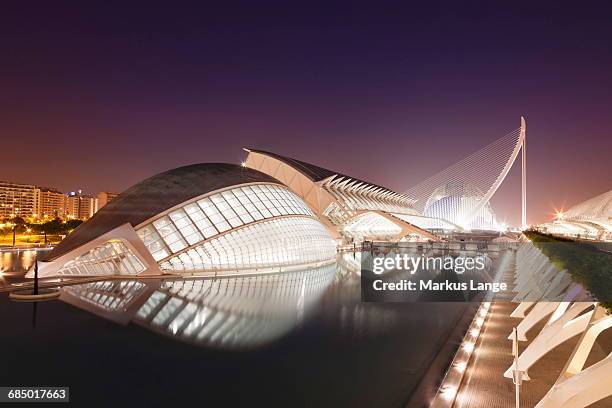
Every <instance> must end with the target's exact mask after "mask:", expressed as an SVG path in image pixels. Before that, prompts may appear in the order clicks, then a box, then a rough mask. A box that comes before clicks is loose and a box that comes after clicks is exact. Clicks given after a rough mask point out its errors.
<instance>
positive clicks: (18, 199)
mask: <svg viewBox="0 0 612 408" xmlns="http://www.w3.org/2000/svg"><path fill="white" fill-rule="evenodd" d="M38 195H39V190H38V188H37V187H36V186H34V185H31V184H19V183H11V182H6V181H0V217H1V218H10V217H32V216H34V214H36V212H37V210H38Z"/></svg>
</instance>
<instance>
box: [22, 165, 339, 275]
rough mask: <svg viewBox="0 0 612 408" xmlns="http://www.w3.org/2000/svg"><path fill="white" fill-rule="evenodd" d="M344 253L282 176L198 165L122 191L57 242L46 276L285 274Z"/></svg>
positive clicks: (45, 266)
mask: <svg viewBox="0 0 612 408" xmlns="http://www.w3.org/2000/svg"><path fill="white" fill-rule="evenodd" d="M335 253H336V243H335V242H334V240H333V239H332V237H331V236H330V235H329V233H328V231H327V229H326V228H325V227H324V226H323V225H322V224H321V223H320V222H319V220H318V219H317V216H316V215H315V214H314V213H313V212H312V211H311V210H310V208H309V207H308V206H307V205H306V204H305V203H304V202H303V200H301V199H300V197H298V196H297V195H296V194H294V193H293V192H292V191H291V190H290V189H288V188H287V187H286V186H285V185H283V184H282V183H281V182H279V181H278V180H276V179H274V178H272V177H270V176H268V175H266V174H263V173H261V172H258V171H255V170H252V169H248V168H244V167H241V166H236V165H231V164H196V165H191V166H185V167H180V168H178V169H174V170H170V171H167V172H165V173H161V174H158V175H156V176H153V177H151V178H149V179H146V180H144V181H143V182H141V183H139V184H136V185H135V186H133V187H131V188H130V189H128V190H127V191H125V192H124V193H122V194H121V195H120V196H118V197H117V198H116V199H114V200H113V201H112V202H110V203H109V204H107V205H106V206H104V207H103V208H102V209H101V210H100V211H98V212H97V213H96V214H95V215H94V216H93V217H92V218H91V219H90V220H89V221H87V222H85V223H83V224H82V225H81V226H79V227H78V228H77V229H76V230H75V231H74V232H72V233H71V234H70V235H69V236H68V237H67V238H66V239H64V240H63V241H62V242H61V243H60V244H59V245H58V246H56V247H55V248H54V249H53V250H52V251H51V252H50V253H49V256H48V257H47V261H46V262H41V263H40V274H41V276H50V275H87V276H99V275H140V274H149V275H159V274H162V273H203V274H206V273H215V274H232V273H236V272H237V271H238V270H240V271H241V272H242V273H244V272H245V271H251V272H262V271H266V270H271V269H273V270H276V271H278V270H279V269H286V268H291V267H293V266H298V265H305V264H318V263H322V262H323V263H324V262H329V261H330V260H332V259H333V258H334V256H335ZM31 274H32V272H30V275H31Z"/></svg>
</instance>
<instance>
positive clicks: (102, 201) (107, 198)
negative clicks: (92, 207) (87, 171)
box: [96, 191, 119, 210]
mask: <svg viewBox="0 0 612 408" xmlns="http://www.w3.org/2000/svg"><path fill="white" fill-rule="evenodd" d="M118 195H119V193H109V192H107V191H102V192H99V193H98V196H97V197H96V198H97V199H98V210H99V209H100V208H102V207H104V206H105V205H106V204H108V203H109V202H111V200H113V199H115V198H117V196H118Z"/></svg>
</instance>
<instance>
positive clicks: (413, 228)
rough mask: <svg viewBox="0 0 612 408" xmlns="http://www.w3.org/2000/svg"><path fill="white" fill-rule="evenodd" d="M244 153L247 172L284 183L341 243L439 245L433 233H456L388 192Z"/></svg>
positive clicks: (273, 156)
mask: <svg viewBox="0 0 612 408" xmlns="http://www.w3.org/2000/svg"><path fill="white" fill-rule="evenodd" d="M245 150H246V151H247V152H248V155H247V158H246V160H245V161H244V163H243V165H244V166H245V167H247V168H252V169H255V170H259V171H261V172H263V173H266V174H269V175H270V176H272V177H275V178H277V179H278V180H280V181H281V182H283V183H284V184H285V185H286V186H287V187H289V188H290V189H291V190H292V191H293V192H294V193H295V194H297V195H298V196H300V197H301V198H302V199H303V200H304V202H305V203H306V204H307V205H308V207H309V208H310V209H311V210H312V211H313V212H314V213H315V214H316V215H317V217H318V218H319V220H321V222H322V223H323V224H324V225H325V226H326V227H327V229H328V230H329V232H330V234H331V235H332V236H334V237H335V238H336V239H338V240H340V241H344V242H347V241H348V242H360V241H363V240H364V239H385V240H386V239H397V240H400V239H403V238H405V237H413V238H415V239H429V240H434V241H435V240H438V237H437V236H435V235H434V234H432V233H431V232H430V231H428V230H427V229H428V227H430V226H431V225H434V224H435V225H440V226H443V227H446V228H449V229H452V228H454V227H456V226H452V225H451V224H450V223H448V222H445V221H443V220H434V219H431V218H429V217H425V216H423V215H422V214H420V213H419V212H418V211H417V210H416V209H415V208H414V199H412V198H410V197H408V196H406V195H403V194H399V193H396V192H394V191H392V190H389V189H388V188H386V187H382V186H379V185H376V184H372V183H369V182H367V181H363V180H359V179H356V178H354V177H350V176H347V175H345V174H342V173H340V172H336V171H333V170H328V169H325V168H322V167H319V166H316V165H313V164H310V163H306V162H303V161H300V160H296V159H292V158H289V157H286V156H281V155H278V154H275V153H270V152H266V151H263V150H254V149H245Z"/></svg>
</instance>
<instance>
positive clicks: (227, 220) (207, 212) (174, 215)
mask: <svg viewBox="0 0 612 408" xmlns="http://www.w3.org/2000/svg"><path fill="white" fill-rule="evenodd" d="M281 215H306V216H311V217H314V214H313V213H312V211H310V209H309V208H308V207H307V206H306V205H305V204H304V202H303V201H302V200H301V199H300V198H299V197H298V196H296V195H295V194H294V193H292V192H291V191H290V190H289V189H287V188H286V187H283V186H278V185H273V184H254V185H250V186H244V187H236V188H233V189H230V190H225V191H223V192H221V193H216V194H212V195H211V196H209V197H206V198H203V199H200V200H198V201H197V202H191V203H188V204H185V205H184V206H183V207H182V208H179V209H177V210H174V211H172V212H170V213H169V214H168V215H166V216H163V217H161V218H158V219H157V220H155V221H153V222H152V223H149V224H146V225H144V226H143V227H141V228H139V229H138V231H137V232H138V236H139V237H140V238H141V239H142V240H143V242H144V244H145V246H146V247H147V248H148V249H149V251H150V252H151V254H152V255H153V258H154V259H155V260H156V261H160V260H162V259H164V258H168V257H169V256H171V255H172V254H176V253H178V252H181V251H183V250H185V249H186V248H187V247H189V246H194V245H197V244H198V243H199V242H202V241H204V240H206V239H209V238H212V237H214V236H216V235H218V234H220V233H223V232H227V231H230V230H231V229H233V228H237V227H242V226H244V225H248V224H250V223H253V222H255V221H261V220H264V219H267V218H272V217H276V216H281ZM209 250H211V251H212V250H215V249H214V248H209ZM188 253H189V254H190V255H189V257H190V258H189V259H190V260H191V261H190V260H189V259H187V258H185V257H181V258H180V262H181V264H183V263H184V264H189V263H190V262H192V263H194V265H195V264H197V261H194V256H197V258H196V259H197V260H199V259H201V258H202V256H200V255H198V252H196V251H188ZM193 254H195V255H193ZM178 261H179V258H177V260H175V261H173V263H176V262H178Z"/></svg>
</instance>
